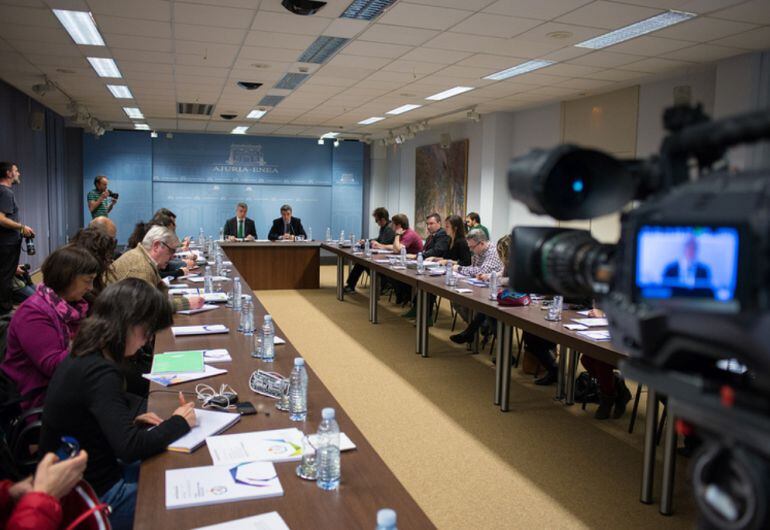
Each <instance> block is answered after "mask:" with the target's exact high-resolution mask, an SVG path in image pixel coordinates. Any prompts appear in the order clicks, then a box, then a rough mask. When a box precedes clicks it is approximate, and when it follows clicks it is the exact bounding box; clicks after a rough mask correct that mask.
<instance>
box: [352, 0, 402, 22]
mask: <svg viewBox="0 0 770 530" xmlns="http://www.w3.org/2000/svg"><path fill="white" fill-rule="evenodd" d="M395 2H396V0H353V2H351V4H350V5H349V6H348V8H347V9H346V10H345V11H343V12H342V14H341V15H340V17H342V18H357V19H359V20H372V19H375V18H377V17H378V16H380V15H381V14H382V12H383V11H385V10H386V9H387V8H389V7H390V6H391V5H392V4H394V3H395Z"/></svg>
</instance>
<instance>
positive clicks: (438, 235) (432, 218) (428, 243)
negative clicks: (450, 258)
mask: <svg viewBox="0 0 770 530" xmlns="http://www.w3.org/2000/svg"><path fill="white" fill-rule="evenodd" d="M425 221H426V226H427V228H428V239H426V240H425V246H423V248H422V257H423V258H431V257H436V258H445V257H446V253H447V252H449V235H447V233H446V232H445V231H444V229H443V228H441V216H440V215H439V214H437V213H432V214H430V215H429V216H428V217H427V218H426V219H425Z"/></svg>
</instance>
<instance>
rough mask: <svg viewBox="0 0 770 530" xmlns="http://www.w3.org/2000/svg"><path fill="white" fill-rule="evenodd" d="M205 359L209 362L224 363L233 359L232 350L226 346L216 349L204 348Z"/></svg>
mask: <svg viewBox="0 0 770 530" xmlns="http://www.w3.org/2000/svg"><path fill="white" fill-rule="evenodd" d="M203 360H204V361H205V362H207V363H224V362H229V361H232V360H233V358H232V357H230V352H229V351H227V350H226V349H224V348H218V349H215V350H203Z"/></svg>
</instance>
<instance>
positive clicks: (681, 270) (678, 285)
mask: <svg viewBox="0 0 770 530" xmlns="http://www.w3.org/2000/svg"><path fill="white" fill-rule="evenodd" d="M663 282H664V283H666V284H669V285H671V286H672V287H674V289H676V294H677V296H683V295H688V294H690V295H697V296H709V295H710V294H709V293H712V292H713V289H712V286H711V269H709V267H708V266H707V265H704V264H703V263H701V262H699V261H698V242H697V241H696V240H695V238H694V237H690V238H689V239H688V240H687V241H686V242H685V244H684V252H683V253H682V257H681V258H680V259H679V260H677V261H674V262H672V263H669V264H668V265H666V268H665V269H664V270H663ZM690 290H692V291H693V293H686V292H681V291H690Z"/></svg>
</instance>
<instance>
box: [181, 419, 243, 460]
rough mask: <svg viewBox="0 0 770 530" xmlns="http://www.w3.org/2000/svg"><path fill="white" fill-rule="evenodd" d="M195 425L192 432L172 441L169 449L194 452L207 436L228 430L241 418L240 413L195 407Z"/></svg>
mask: <svg viewBox="0 0 770 530" xmlns="http://www.w3.org/2000/svg"><path fill="white" fill-rule="evenodd" d="M195 419H196V420H197V422H196V425H195V427H193V428H192V429H190V432H188V433H187V434H185V435H184V436H182V437H181V438H179V439H178V440H176V441H175V442H172V443H170V444H169V446H168V450H169V451H177V452H180V453H192V452H193V451H195V450H196V449H197V448H199V447H200V446H201V445H203V444H204V443H205V442H206V438H208V437H209V436H214V435H215V434H219V433H221V432H224V431H226V430H227V429H229V428H230V427H232V426H233V425H235V424H236V423H238V421H240V419H241V415H240V414H238V413H230V412H219V411H215V410H204V409H195Z"/></svg>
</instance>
